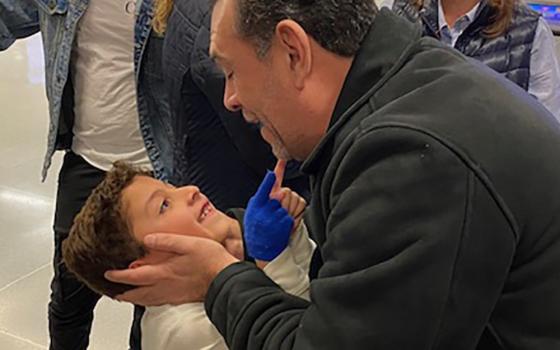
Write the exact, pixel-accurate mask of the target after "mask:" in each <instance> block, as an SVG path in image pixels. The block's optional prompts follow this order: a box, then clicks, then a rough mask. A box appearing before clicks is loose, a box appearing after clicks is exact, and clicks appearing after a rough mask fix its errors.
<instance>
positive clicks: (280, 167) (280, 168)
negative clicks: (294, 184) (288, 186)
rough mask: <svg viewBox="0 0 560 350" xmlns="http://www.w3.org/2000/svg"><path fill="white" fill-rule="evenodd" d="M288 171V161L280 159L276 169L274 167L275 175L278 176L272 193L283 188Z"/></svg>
mask: <svg viewBox="0 0 560 350" xmlns="http://www.w3.org/2000/svg"><path fill="white" fill-rule="evenodd" d="M285 171H286V161H285V160H284V159H278V161H277V162H276V167H274V174H276V182H275V183H274V187H273V188H272V192H276V191H279V190H280V188H281V187H282V181H284V172H285Z"/></svg>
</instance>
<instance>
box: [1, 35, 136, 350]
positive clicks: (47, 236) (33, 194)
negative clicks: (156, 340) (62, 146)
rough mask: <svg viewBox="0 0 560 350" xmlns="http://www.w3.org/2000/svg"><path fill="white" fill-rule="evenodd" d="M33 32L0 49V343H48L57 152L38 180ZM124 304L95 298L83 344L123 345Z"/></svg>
mask: <svg viewBox="0 0 560 350" xmlns="http://www.w3.org/2000/svg"><path fill="white" fill-rule="evenodd" d="M42 60H43V56H42V51H41V43H40V37H39V36H33V37H31V38H28V39H25V40H22V41H19V42H17V43H16V44H15V45H13V46H12V47H10V49H8V50H7V51H6V52H0V237H1V242H2V244H0V266H2V268H1V270H0V350H38V349H47V348H48V333H47V302H48V298H49V281H50V279H51V276H52V268H51V263H50V262H51V256H52V245H53V239H52V230H51V227H52V214H53V210H54V209H53V202H54V197H55V190H56V186H55V185H56V177H57V173H58V169H59V167H60V161H61V154H58V155H57V156H56V157H55V161H54V162H53V165H52V168H51V171H50V172H49V177H48V178H47V181H46V182H45V183H41V181H40V172H41V164H42V161H43V154H44V152H45V144H46V135H47V127H48V114H47V101H46V97H45V88H44V84H43V74H44V73H43V67H42V63H43V62H42ZM131 316H132V308H131V307H130V306H129V305H125V304H119V303H116V302H112V301H110V300H108V299H103V300H102V301H101V303H100V304H99V305H98V307H97V309H96V316H95V321H94V326H93V332H92V335H91V342H90V344H91V345H90V349H95V350H121V349H127V343H128V329H129V325H130V322H131V318H132V317H131Z"/></svg>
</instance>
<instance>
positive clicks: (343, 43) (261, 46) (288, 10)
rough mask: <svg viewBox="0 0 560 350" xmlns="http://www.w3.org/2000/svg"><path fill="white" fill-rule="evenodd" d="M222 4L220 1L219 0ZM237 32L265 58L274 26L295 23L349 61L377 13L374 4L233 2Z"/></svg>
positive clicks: (367, 0)
mask: <svg viewBox="0 0 560 350" xmlns="http://www.w3.org/2000/svg"><path fill="white" fill-rule="evenodd" d="M222 1H223V0H222ZM236 1H237V20H236V26H237V31H238V32H239V34H240V35H242V36H243V37H245V38H247V39H249V40H251V41H252V42H253V43H254V44H255V46H256V50H257V54H258V55H259V57H264V55H266V53H267V52H268V49H269V48H270V42H271V40H272V37H273V35H274V31H275V30H276V25H277V24H278V23H279V22H280V21H282V20H284V19H291V20H294V21H296V22H297V23H298V24H299V25H300V26H302V28H303V29H304V30H305V32H306V33H308V34H309V35H310V36H311V37H313V39H314V40H315V41H317V42H318V43H319V44H320V45H321V46H322V47H323V48H325V49H326V50H328V51H330V52H333V53H335V54H338V55H340V56H344V57H352V56H354V55H355V54H356V52H357V51H358V49H359V48H360V44H361V43H362V40H363V39H364V37H365V35H366V34H367V32H368V31H369V28H370V27H371V24H372V23H373V20H374V19H375V15H376V14H377V12H378V9H377V6H376V5H375V2H374V0H236Z"/></svg>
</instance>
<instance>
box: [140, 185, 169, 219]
mask: <svg viewBox="0 0 560 350" xmlns="http://www.w3.org/2000/svg"><path fill="white" fill-rule="evenodd" d="M163 195H164V192H163V190H161V189H158V190H155V191H154V192H152V194H150V197H148V200H147V201H146V204H145V205H144V211H145V212H146V214H149V213H150V210H149V209H150V206H151V205H150V204H151V203H152V202H153V200H154V199H155V198H156V197H158V196H163Z"/></svg>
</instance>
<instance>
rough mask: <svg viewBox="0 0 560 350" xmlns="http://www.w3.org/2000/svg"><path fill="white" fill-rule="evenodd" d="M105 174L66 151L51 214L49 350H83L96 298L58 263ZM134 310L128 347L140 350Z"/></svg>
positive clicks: (138, 326) (87, 339)
mask: <svg viewBox="0 0 560 350" xmlns="http://www.w3.org/2000/svg"><path fill="white" fill-rule="evenodd" d="M104 176H105V172H104V171H102V170H99V169H97V168H95V167H93V166H91V165H89V164H88V163H87V162H86V161H85V160H84V159H83V158H82V157H80V156H78V155H76V154H74V153H73V152H67V153H66V155H65V156H64V162H63V164H62V169H61V170H60V174H59V177H58V190H57V196H56V211H55V215H54V261H53V264H54V277H53V280H52V282H51V300H50V303H49V334H50V350H86V349H87V347H88V344H89V333H90V331H91V325H92V321H93V309H94V308H95V305H96V304H97V301H98V300H99V298H100V296H99V295H98V294H96V293H95V292H93V291H92V290H90V289H89V288H88V287H86V286H85V285H84V284H82V283H81V282H79V281H78V280H77V279H76V278H75V277H74V275H72V274H71V273H70V272H69V271H68V270H67V269H66V266H65V265H64V263H63V261H62V241H63V240H64V239H66V237H68V233H69V232H70V227H71V226H72V222H73V220H74V216H76V214H78V212H79V211H80V209H81V208H82V206H83V205H84V203H85V201H86V199H87V197H88V196H89V194H90V193H91V191H92V190H93V189H94V188H95V187H96V186H97V185H98V184H99V183H100V182H101V180H103V178H104ZM142 311H143V310H135V312H134V322H133V326H132V330H131V334H130V347H131V349H133V350H140V318H141V317H142Z"/></svg>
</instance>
